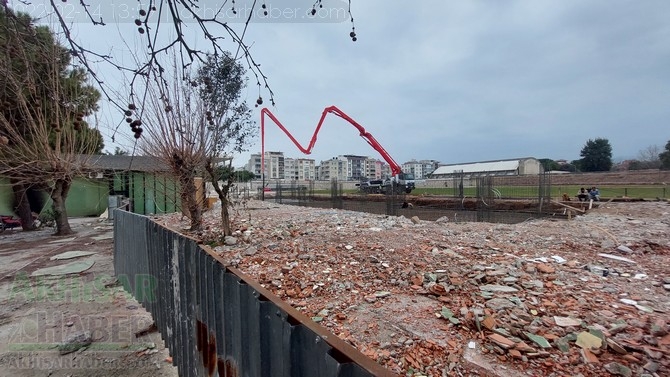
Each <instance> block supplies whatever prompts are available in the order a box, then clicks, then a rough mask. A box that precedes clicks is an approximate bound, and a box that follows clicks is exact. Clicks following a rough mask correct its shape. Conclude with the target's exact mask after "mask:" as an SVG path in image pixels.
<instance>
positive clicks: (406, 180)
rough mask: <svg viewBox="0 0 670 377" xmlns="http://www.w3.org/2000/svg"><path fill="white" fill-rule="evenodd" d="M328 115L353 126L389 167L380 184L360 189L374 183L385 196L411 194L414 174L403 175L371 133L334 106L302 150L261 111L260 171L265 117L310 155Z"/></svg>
mask: <svg viewBox="0 0 670 377" xmlns="http://www.w3.org/2000/svg"><path fill="white" fill-rule="evenodd" d="M328 114H333V115H336V116H338V117H340V118H342V119H344V120H346V121H347V122H349V124H351V125H352V126H354V127H355V128H356V129H357V130H358V132H359V134H360V136H361V137H362V138H363V139H364V140H365V141H366V142H367V143H368V144H370V146H371V147H372V148H373V149H374V150H376V151H377V152H378V153H379V154H380V155H381V156H382V158H383V159H384V161H386V163H387V164H389V167H390V168H391V176H390V177H388V178H386V179H384V180H383V181H381V183H378V181H369V182H367V184H366V185H361V188H362V189H363V188H364V187H373V185H371V183H372V182H374V185H375V186H377V187H378V192H380V193H385V194H402V193H406V194H409V193H411V192H412V190H413V189H414V174H411V173H404V172H403V171H402V169H401V168H400V165H398V163H397V162H395V160H394V159H393V158H392V157H391V155H390V154H389V153H388V152H387V151H386V149H384V147H382V145H381V144H379V142H378V141H377V139H375V138H374V136H372V134H371V133H369V132H367V131H366V130H365V128H363V126H361V125H360V124H359V123H358V122H356V121H355V120H354V119H353V118H351V117H350V116H349V115H347V114H346V113H345V112H344V111H342V110H340V109H338V108H337V107H335V106H329V107H326V108H325V109H323V112H322V113H321V119H320V120H319V124H317V126H316V129H315V130H314V134H313V135H312V139H311V140H310V142H309V146H307V148H304V147H303V146H302V145H300V143H299V142H298V141H297V140H296V139H295V138H294V137H293V135H291V133H290V132H289V131H288V130H287V129H286V128H285V127H284V126H283V125H282V124H281V122H279V120H278V119H277V117H275V116H274V114H272V113H271V112H270V110H269V109H268V108H266V107H265V108H263V109H262V110H261V149H262V151H261V160H262V161H261V166H262V167H261V169H263V172H264V171H265V160H264V159H265V116H268V117H269V118H270V119H271V120H272V121H273V122H274V123H275V124H276V125H277V126H278V127H279V128H280V129H281V130H282V131H284V133H285V134H286V136H288V138H289V139H291V141H292V142H293V144H295V145H296V147H298V149H299V150H300V151H301V152H302V153H304V154H310V153H312V149H313V148H314V144H316V138H317V135H318V133H319V130H320V129H321V126H322V125H323V121H324V120H325V119H326V116H327V115H328Z"/></svg>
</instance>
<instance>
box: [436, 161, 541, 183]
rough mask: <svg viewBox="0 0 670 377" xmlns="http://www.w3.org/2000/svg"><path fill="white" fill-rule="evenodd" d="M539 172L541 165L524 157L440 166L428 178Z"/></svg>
mask: <svg viewBox="0 0 670 377" xmlns="http://www.w3.org/2000/svg"><path fill="white" fill-rule="evenodd" d="M540 172H542V164H541V163H540V161H539V160H538V159H536V158H533V157H524V158H515V159H509V160H498V161H481V162H468V163H464V164H451V165H441V166H439V167H438V168H437V169H435V171H433V173H432V174H430V178H433V179H445V178H453V177H455V176H465V177H467V178H469V177H476V176H482V175H535V174H539V173H540Z"/></svg>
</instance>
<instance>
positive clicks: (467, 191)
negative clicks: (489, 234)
mask: <svg viewBox="0 0 670 377" xmlns="http://www.w3.org/2000/svg"><path fill="white" fill-rule="evenodd" d="M579 189H580V186H551V196H552V198H556V199H559V198H561V197H562V196H563V193H567V194H568V195H569V196H570V197H571V198H572V199H574V198H575V196H576V195H577V191H579ZM598 189H599V190H600V196H601V197H602V198H613V197H614V198H621V197H629V198H642V199H656V198H667V197H668V194H670V190H668V189H667V188H666V186H660V185H649V186H631V185H626V186H604V187H598ZM412 194H413V195H447V196H457V195H456V194H455V191H454V189H453V188H417V189H415V190H414V191H412ZM463 194H464V195H465V196H470V197H472V196H476V194H477V192H476V188H475V187H464V188H463ZM494 195H495V196H500V197H503V198H536V197H538V196H539V194H538V187H537V186H494Z"/></svg>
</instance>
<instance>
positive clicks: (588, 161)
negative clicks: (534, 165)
mask: <svg viewBox="0 0 670 377" xmlns="http://www.w3.org/2000/svg"><path fill="white" fill-rule="evenodd" d="M579 155H580V157H581V158H580V159H577V160H572V161H570V162H567V163H559V162H558V161H555V160H552V159H549V158H541V159H540V163H541V164H542V167H543V168H544V170H545V171H552V170H558V171H567V172H603V171H610V170H612V169H613V167H614V162H613V161H612V145H611V144H610V142H609V140H608V139H605V138H596V139H589V140H588V141H587V142H586V143H585V144H584V146H583V147H582V150H581V152H580V154H579ZM643 169H661V170H670V140H669V141H668V142H667V143H666V144H665V149H664V150H661V148H660V147H658V146H656V145H650V146H648V147H646V148H644V149H642V150H640V151H639V152H638V157H637V158H636V159H633V160H629V161H627V164H626V166H625V170H643Z"/></svg>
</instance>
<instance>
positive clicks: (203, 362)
mask: <svg viewBox="0 0 670 377" xmlns="http://www.w3.org/2000/svg"><path fill="white" fill-rule="evenodd" d="M114 229H115V232H114V234H115V236H114V240H115V244H114V268H115V272H116V274H117V276H119V279H120V280H122V282H123V283H124V288H125V289H126V290H127V291H128V292H130V293H132V294H133V295H134V296H135V297H136V298H137V299H138V301H139V302H141V303H142V305H144V307H145V308H146V309H147V310H148V311H149V312H151V314H152V315H153V317H154V320H155V321H156V324H157V326H158V328H159V329H160V331H161V334H162V335H163V339H164V340H165V343H166V346H167V347H168V348H169V350H170V354H171V355H172V357H173V363H174V364H175V365H177V368H178V370H179V374H180V376H182V377H191V376H212V377H213V376H220V377H222V376H225V377H238V376H239V377H265V376H268V377H293V376H305V377H313V376H332V377H359V376H360V377H366V376H392V375H393V374H392V373H391V372H390V371H388V370H386V369H384V368H383V367H381V366H380V365H379V364H377V363H375V362H374V361H372V360H370V359H369V358H367V357H365V356H364V355H363V354H361V353H360V352H358V351H357V350H356V349H354V348H353V347H352V346H351V345H349V344H347V343H345V342H344V341H342V340H341V339H339V338H337V337H336V336H334V335H333V334H331V333H330V332H328V331H327V330H326V329H324V328H322V327H321V326H319V325H318V324H316V323H315V322H313V321H312V320H311V319H309V318H307V317H306V316H304V315H303V314H301V313H300V312H298V311H296V310H295V309H294V308H292V307H291V306H290V305H288V304H286V303H285V302H283V301H281V300H280V299H279V298H278V297H276V296H274V295H273V294H272V293H271V292H269V291H268V290H267V289H265V288H263V287H262V286H261V285H260V284H258V283H257V282H256V281H254V280H252V279H250V278H249V277H248V276H246V275H244V274H243V273H241V272H240V271H238V270H236V269H234V268H226V267H225V266H224V264H223V263H222V262H223V261H222V260H221V258H220V257H219V256H218V255H217V254H216V253H214V252H213V251H212V250H211V249H209V248H207V247H206V246H202V245H198V244H197V243H196V242H195V241H194V240H192V239H190V238H188V237H185V236H182V235H180V234H178V233H175V232H172V231H171V230H168V229H165V228H163V227H162V226H159V225H158V224H156V223H153V222H152V221H150V219H148V218H147V217H144V216H140V215H135V214H130V213H127V212H123V211H116V212H115V217H114ZM121 277H124V278H123V279H122V278H121Z"/></svg>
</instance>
